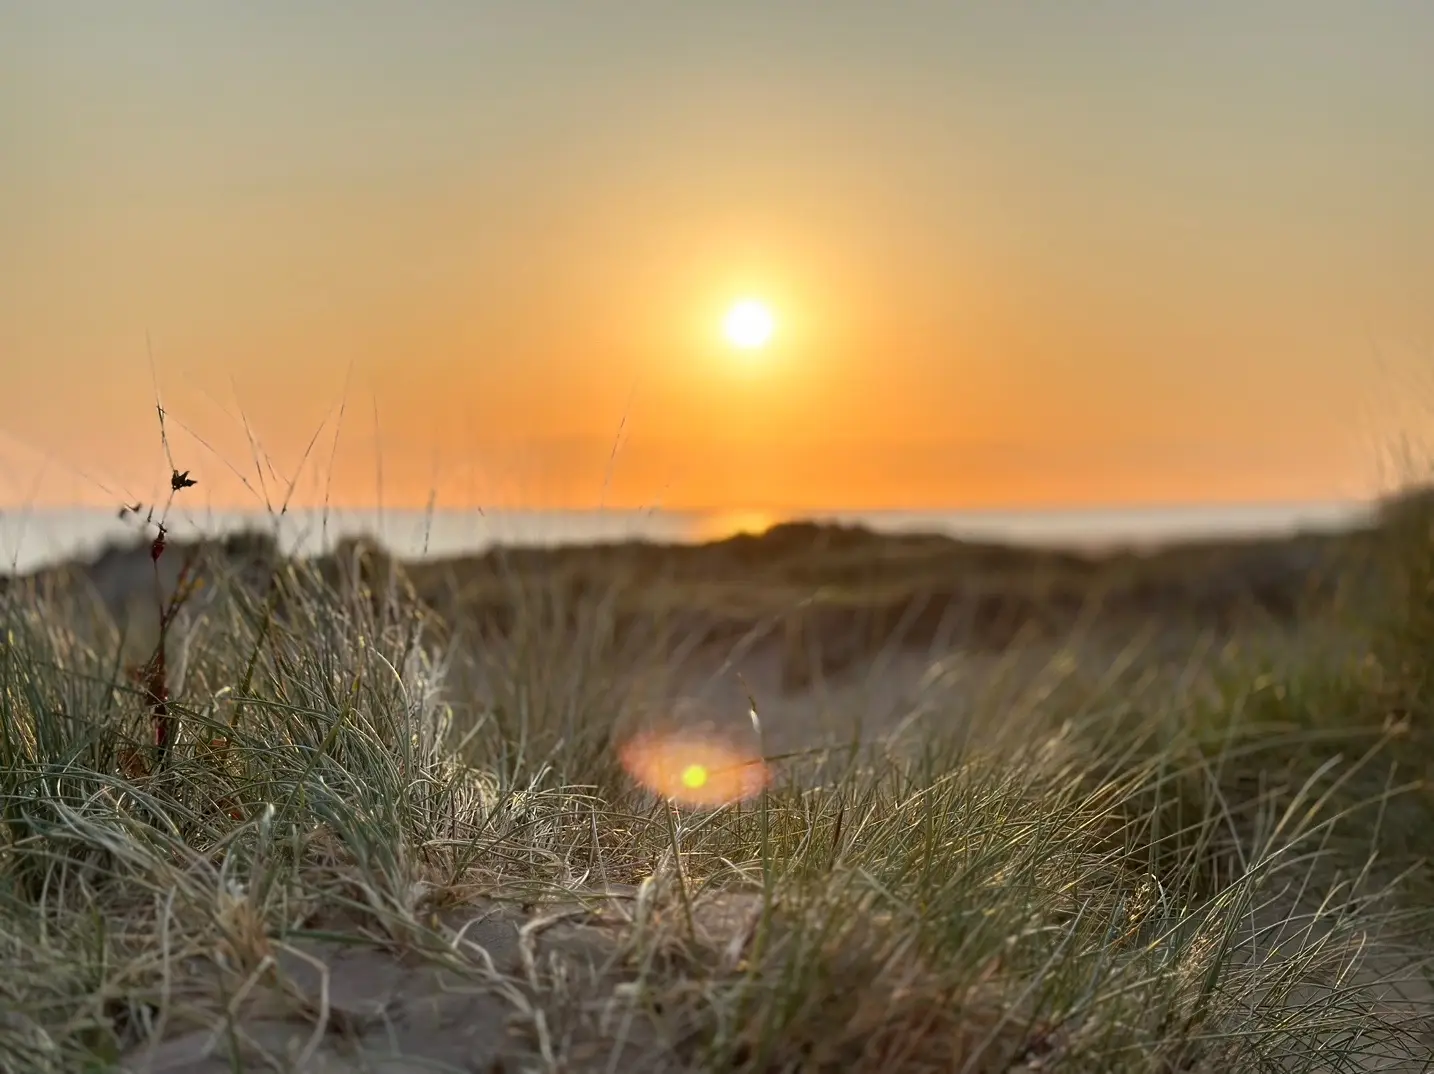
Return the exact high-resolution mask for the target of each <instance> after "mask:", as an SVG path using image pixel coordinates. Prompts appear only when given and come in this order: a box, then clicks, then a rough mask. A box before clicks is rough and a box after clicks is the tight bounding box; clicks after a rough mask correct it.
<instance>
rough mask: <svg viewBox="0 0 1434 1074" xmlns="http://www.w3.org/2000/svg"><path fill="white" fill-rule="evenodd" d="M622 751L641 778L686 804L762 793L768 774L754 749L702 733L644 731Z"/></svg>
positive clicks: (717, 803)
mask: <svg viewBox="0 0 1434 1074" xmlns="http://www.w3.org/2000/svg"><path fill="white" fill-rule="evenodd" d="M618 757H619V759H620V760H621V761H622V766H623V768H624V769H626V771H627V773H628V775H630V776H632V778H633V779H635V780H636V781H637V782H638V783H640V784H642V785H643V786H644V787H646V788H647V789H648V790H650V791H653V792H654V793H656V794H660V795H661V796H662V797H664V798H670V799H671V800H672V801H674V802H679V803H681V804H683V805H690V806H703V807H714V806H722V805H728V804H730V803H733V802H740V801H743V800H744V799H747V798H751V797H754V796H755V795H757V794H760V793H761V792H762V788H764V787H765V786H767V783H768V781H769V779H770V773H769V771H768V769H767V766H766V764H765V763H764V762H763V761H762V758H761V757H759V756H757V755H756V754H755V752H753V751H746V750H742V749H740V748H738V747H737V746H735V745H734V744H732V743H730V742H724V741H722V739H721V738H720V737H718V736H708V735H703V734H700V733H692V732H683V731H669V732H655V731H645V732H641V733H639V734H636V735H634V736H633V737H632V738H630V739H628V740H627V741H626V742H624V743H623V744H622V746H621V747H620V748H619V750H618Z"/></svg>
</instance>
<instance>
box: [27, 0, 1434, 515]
mask: <svg viewBox="0 0 1434 1074" xmlns="http://www.w3.org/2000/svg"><path fill="white" fill-rule="evenodd" d="M1077 8H1078V9H1079V10H1076V9H1077ZM1431 48H1434V6H1428V5H1414V4H1396V3H1393V2H1392V0H1391V2H1388V3H1368V4H1365V5H1358V6H1356V5H1349V4H1335V3H1332V2H1330V3H1324V2H1316V0H1309V2H1305V3H1299V4H1296V3H1293V2H1291V3H1286V4H1264V5H1248V4H1244V3H1241V4H1236V3H1210V4H1202V5H1189V6H1188V7H1185V6H1177V5H1173V4H1171V5H1150V4H1144V3H1140V4H1137V3H1135V2H1133V0H1131V2H1128V3H1116V2H1106V3H1100V4H1094V5H1069V6H1067V5H1061V4H1045V5H1023V6H1020V7H1019V8H1018V7H1017V6H1016V5H995V4H992V5H986V4H975V3H972V4H966V5H961V4H924V3H902V4H891V5H886V4H881V5H876V4H865V3H857V2H855V0H848V2H831V3H825V4H821V5H816V4H799V3H791V4H781V5H776V4H766V3H756V2H750V3H737V2H732V3H724V4H721V5H717V4H712V5H706V4H703V5H698V4H670V3H666V4H660V3H656V2H655V0H631V2H626V3H617V2H615V0H612V2H597V0H594V2H590V3H583V4H576V3H569V2H559V0H551V2H546V3H544V2H539V0H521V2H518V0H514V2H510V3H503V4H498V3H485V2H478V0H474V2H470V3H458V2H456V0H455V2H430V3H423V4H419V3H414V4H411V5H400V4H380V3H376V2H372V3H365V2H355V3H348V4H342V5H341V4H338V3H336V2H334V3H318V2H316V3H312V4H306V5H303V6H302V8H300V6H299V5H290V4H284V3H278V2H272V3H254V4H246V5H227V6H221V5H191V4H183V3H179V2H177V0H175V2H171V3H158V2H148V0H136V2H132V3H128V4H125V5H118V4H108V3H102V2H101V0H87V2H78V0H77V2H75V3H71V4H68V5H63V6H62V5H59V4H55V5H49V4H38V3H36V4H30V5H7V6H6V7H5V8H4V9H3V10H0V139H3V144H4V147H5V148H4V152H3V153H0V249H3V250H5V251H6V254H5V255H4V256H3V257H0V502H3V501H11V502H16V501H27V502H28V501H38V502H42V503H69V502H75V501H83V502H100V503H104V502H110V499H111V498H112V497H113V496H114V495H116V494H122V493H125V492H132V493H134V494H137V495H147V494H148V493H149V492H150V491H151V490H152V488H153V487H154V482H155V479H156V476H157V475H159V474H160V473H161V468H162V455H161V454H160V451H159V439H158V433H157V427H156V421H155V416H154V410H153V403H154V393H155V388H154V382H153V380H152V378H151V367H150V361H149V358H148V357H147V344H146V337H147V335H148V337H149V338H151V339H152V341H153V351H154V368H155V370H156V373H157V377H158V383H159V389H160V392H161V393H162V396H163V398H164V401H165V404H166V406H167V407H168V408H169V410H170V412H171V415H172V416H173V418H174V421H175V422H176V424H173V425H171V428H170V433H171V438H172V441H173V449H174V451H175V452H176V457H177V461H178V462H179V463H180V464H181V466H182V467H188V468H190V469H192V470H193V471H194V472H195V473H196V474H197V475H198V476H199V477H200V479H201V486H200V487H201V489H203V490H204V491H205V494H206V498H209V499H211V500H212V501H213V502H215V503H216V504H225V503H227V504H236V505H255V504H256V500H255V496H262V495H263V492H262V490H260V489H259V481H258V478H257V477H256V476H255V468H254V466H253V464H252V462H251V458H252V454H251V450H250V447H249V445H248V441H247V435H246V432H245V430H244V428H243V426H242V424H241V423H240V421H239V420H238V417H237V415H238V414H239V413H240V412H241V411H242V412H243V414H244V415H245V416H246V417H247V419H248V421H249V423H250V426H251V429H252V432H253V434H254V435H255V437H257V439H258V441H259V442H260V444H261V446H262V449H263V451H264V452H265V453H266V454H267V456H268V457H270V458H272V460H273V465H274V468H275V470H276V471H277V472H280V473H283V474H290V473H292V472H293V471H294V470H295V468H297V467H298V466H299V463H300V459H301V456H302V454H303V451H304V448H305V445H306V444H307V443H308V441H309V440H310V438H311V437H312V436H313V435H314V433H315V432H316V431H319V430H321V429H322V430H323V431H322V433H321V435H320V438H319V441H318V443H317V446H316V448H315V450H314V452H313V453H312V455H311V456H310V458H309V460H308V462H307V464H306V465H305V467H304V468H303V470H302V477H301V480H300V484H299V491H298V498H299V499H300V500H301V501H312V500H313V499H315V498H318V497H322V496H323V495H325V494H327V495H329V496H330V497H331V498H332V500H333V501H334V502H338V503H349V504H357V503H363V502H368V501H372V500H373V499H374V498H375V495H376V493H377V490H378V482H379V476H378V475H379V468H378V465H377V463H378V460H380V459H381V461H382V474H383V477H382V481H383V497H384V500H385V502H388V503H391V504H395V505H396V504H401V503H405V502H407V503H413V504H421V503H423V502H424V501H425V500H426V499H427V498H428V496H429V494H430V492H432V491H436V493H437V497H438V500H439V502H440V503H443V504H448V505H450V506H461V505H465V504H472V503H481V504H494V503H525V504H528V505H535V506H550V507H553V506H560V505H579V506H580V505H587V504H595V503H597V502H599V500H605V502H607V503H608V504H612V505H648V504H654V503H658V502H660V503H662V504H663V505H666V506H671V507H683V506H687V507H692V506H699V507H736V506H744V507H745V506H752V507H757V506H772V507H781V508H804V507H806V508H811V507H827V508H838V507H843V508H860V507H882V506H906V507H934V506H954V507H974V506H984V505H1014V504H1029V505H1067V504H1083V503H1089V504H1112V503H1131V502H1160V503H1170V502H1180V501H1192V500H1194V501H1199V500H1209V501H1226V502H1228V501H1235V500H1261V499H1264V500H1270V499H1277V500H1278V499H1313V498H1338V497H1343V496H1349V495H1358V494H1361V493H1363V492H1365V491H1367V490H1368V489H1369V487H1370V480H1371V478H1372V476H1373V474H1374V464H1375V462H1376V461H1377V457H1378V455H1379V453H1380V451H1381V450H1382V449H1384V448H1387V447H1389V446H1390V445H1391V443H1392V442H1393V441H1394V440H1395V439H1397V437H1398V436H1399V435H1400V434H1401V433H1403V432H1405V431H1407V430H1408V429H1409V428H1410V427H1411V423H1417V422H1418V421H1419V420H1420V419H1422V418H1423V417H1424V416H1425V415H1424V414H1423V413H1422V407H1421V405H1420V401H1419V399H1418V398H1417V393H1418V391H1420V390H1422V388H1421V387H1420V386H1421V385H1424V384H1425V381H1424V379H1423V374H1422V372H1421V369H1422V363H1424V362H1426V361H1428V360H1430V359H1431V358H1434V304H1431V302H1430V296H1431V295H1434V287H1432V286H1431V285H1434V82H1431V80H1430V79H1429V78H1428V76H1427V73H1425V71H1424V66H1423V65H1424V62H1425V61H1426V60H1427V57H1428V55H1429V53H1430V50H1431ZM746 294H753V295H757V296H760V297H762V298H764V299H765V300H766V301H768V302H769V303H770V304H771V306H772V307H773V308H774V310H775V312H776V315H777V318H778V322H779V323H778V334H777V337H776V338H775V340H774V342H773V344H772V346H771V347H769V348H768V349H767V350H766V351H765V352H763V353H762V354H761V355H760V356H758V357H756V358H751V357H747V356H743V355H740V354H738V353H737V352H735V351H734V350H733V349H732V348H731V347H729V346H728V345H726V344H725V343H724V341H723V340H722V338H721V336H720V332H719V326H720V321H721V317H722V314H723V311H724V309H725V308H726V307H727V306H728V305H729V304H730V303H731V302H732V301H733V300H735V299H736V298H738V297H740V296H742V295H746ZM346 386H347V387H346ZM1428 386H1429V387H1434V383H1431V384H1429V385H1428ZM1427 398H1428V399H1429V401H1431V402H1434V394H1430V395H1428V396H1427ZM344 400H346V411H345V414H344V418H343V423H342V425H341V427H339V430H340V431H339V436H338V444H337V448H336V449H335V447H334V440H333V430H334V428H335V425H334V415H333V411H334V410H335V409H336V408H337V407H338V405H339V404H340V403H341V402H342V401H344ZM326 418H327V420H328V421H329V424H327V425H325V424H324V423H325V421H326ZM375 418H376V419H377V428H378V435H377V436H376V435H375ZM181 422H182V423H183V425H184V426H187V427H188V428H189V429H191V430H193V432H194V433H196V434H198V435H199V436H200V437H203V439H204V440H205V441H206V442H207V444H208V447H205V446H202V445H200V444H199V443H197V442H196V441H195V440H193V439H191V437H190V436H189V434H188V433H187V432H185V431H184V429H183V428H181V427H180V425H179V424H177V423H181ZM620 427H621V429H622V435H623V437H624V443H623V446H622V449H621V450H620V451H619V453H618V456H617V459H616V463H615V465H614V467H613V469H612V471H611V476H610V480H609V477H608V467H609V457H610V455H611V452H612V447H613V443H614V438H615V437H616V436H617V434H618V431H619V428H620ZM331 459H332V464H331V461H330V460H331ZM235 470H237V471H238V472H239V473H240V474H242V475H243V478H244V480H243V481H241V480H240V478H239V477H238V476H237V475H236V474H235V472H234V471H235ZM81 471H82V472H83V473H84V474H85V475H86V476H85V477H81V476H79V472H81ZM265 480H266V482H267V483H268V484H269V487H270V488H271V489H272V486H273V481H274V475H273V474H269V473H266V475H265ZM245 482H247V483H248V484H249V485H251V486H253V487H254V490H255V491H254V492H251V491H250V490H249V489H246V488H245Z"/></svg>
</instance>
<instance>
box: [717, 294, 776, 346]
mask: <svg viewBox="0 0 1434 1074" xmlns="http://www.w3.org/2000/svg"><path fill="white" fill-rule="evenodd" d="M722 327H723V330H724V331H725V332H726V333H727V338H728V339H729V340H730V341H731V342H732V345H733V346H736V347H741V348H742V349H743V350H756V349H757V348H758V347H763V346H766V344H767V341H768V340H770V339H771V338H772V331H773V329H774V328H775V327H776V323H775V322H774V321H773V319H772V313H771V311H770V310H768V309H767V307H766V306H764V305H762V303H760V302H757V301H755V300H754V299H750V298H749V299H743V300H742V301H741V302H738V303H737V304H736V305H735V306H733V307H732V308H731V309H730V310H728V311H727V317H726V319H725V320H724V321H723V322H722Z"/></svg>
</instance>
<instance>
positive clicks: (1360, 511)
mask: <svg viewBox="0 0 1434 1074" xmlns="http://www.w3.org/2000/svg"><path fill="white" fill-rule="evenodd" d="M1373 510H1374V505H1373V504H1370V503H1363V502H1348V501H1343V502H1325V503H1284V504H1239V505H1225V506H1219V505H1179V506H1149V507H1087V508H1059V509H1019V510H1012V509H1006V510H946V511H942V510H922V511H898V510H883V511H850V510H831V511H781V510H710V511H682V510H660V509H651V510H619V509H591V510H541V511H539V510H531V511H530V510H511V509H505V510H492V511H487V510H478V509H442V508H440V509H435V510H432V511H424V510H397V509H379V508H367V509H362V510H359V509H351V508H330V509H322V508H300V509H291V510H289V511H288V512H286V513H284V514H283V515H281V516H277V517H276V516H273V515H270V514H264V513H251V512H243V511H218V510H203V511H198V512H192V511H191V512H186V511H182V510H174V511H173V512H172V513H171V514H170V515H169V516H168V517H167V518H166V519H165V525H166V529H167V530H168V532H169V534H170V535H171V537H172V538H193V537H198V536H208V537H213V536H218V535H221V534H223V533H226V532H233V531H236V530H244V529H248V530H262V531H264V532H267V533H271V534H273V535H274V536H275V537H276V539H277V540H278V542H279V544H280V547H281V548H283V549H284V550H285V551H287V552H290V553H294V554H299V555H313V554H317V553H321V552H323V551H325V550H327V549H328V548H330V547H332V545H333V544H334V543H335V542H336V541H339V540H341V539H343V538H346V537H356V536H367V537H372V538H375V539H377V540H378V541H380V542H381V543H382V544H383V545H384V546H385V547H386V548H388V549H389V550H390V551H391V552H392V553H393V554H394V555H397V556H399V557H401V558H404V559H421V558H428V557H444V558H446V557H453V556H462V555H466V554H473V553H480V552H483V551H485V550H487V549H490V548H492V547H494V546H495V545H502V546H508V547H517V546H528V547H533V546H539V547H541V546H547V547H553V546H560V545H581V544H600V543H612V542H622V541H633V540H642V541H648V542H652V543H658V544H684V543H688V544H692V543H701V542H705V541H712V540H719V539H722V538H725V537H730V536H733V535H735V534H738V533H760V532H762V531H763V530H765V529H767V528H769V527H771V526H773V525H775V524H777V523H781V522H791V521H814V522H824V523H836V524H841V525H859V526H864V527H867V528H869V529H871V530H874V531H876V532H879V533H928V534H943V535H946V536H950V537H955V538H960V539H966V540H974V541H985V542H1001V543H1009V544H1019V545H1030V546H1041V547H1048V548H1069V549H1077V550H1087V551H1100V550H1110V549H1113V548H1121V547H1129V548H1152V547H1158V546H1160V545H1163V544H1169V543H1172V542H1177V541H1185V540H1200V539H1219V538H1239V537H1255V536H1278V535H1286V534H1294V533H1298V532H1315V531H1323V532H1329V531H1339V530H1343V529H1349V528H1353V527H1357V526H1360V525H1362V524H1365V523H1366V522H1367V521H1368V520H1369V519H1370V517H1371V515H1372V512H1373ZM142 522H143V519H142V518H140V519H136V518H134V517H127V518H121V517H119V516H118V514H117V513H116V512H115V511H113V510H102V509H98V508H87V507H76V508H50V507H44V508H41V507H30V508H21V507H10V508H7V507H0V572H15V573H28V572H30V571H33V570H35V569H37V568H40V567H43V566H46V565H48V564H53V563H57V562H63V561H66V560H73V559H88V558H89V557H91V556H93V555H95V554H96V553H97V552H99V551H100V550H102V549H103V548H104V547H105V546H107V545H110V544H112V543H131V542H133V541H136V540H138V539H140V537H141V535H144V536H152V535H153V533H154V529H153V527H152V526H151V527H149V528H145V527H144V526H143V525H142V524H141V523H142Z"/></svg>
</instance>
